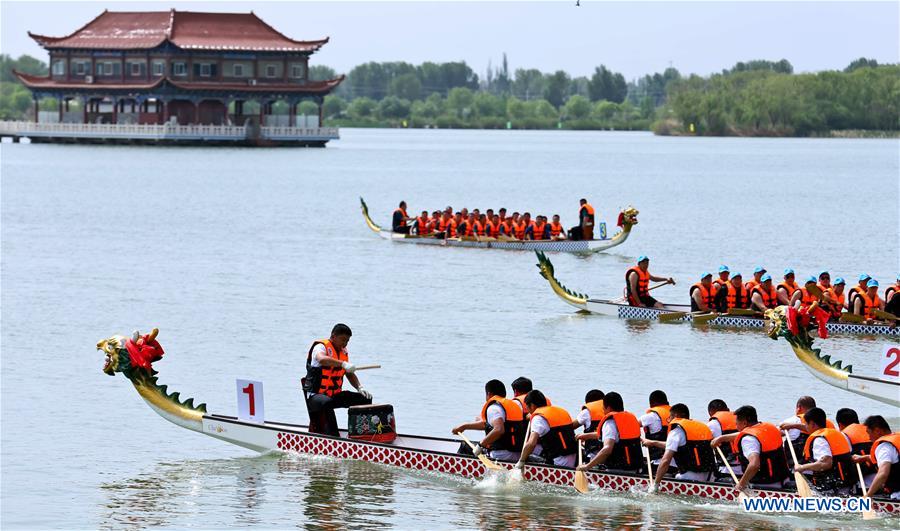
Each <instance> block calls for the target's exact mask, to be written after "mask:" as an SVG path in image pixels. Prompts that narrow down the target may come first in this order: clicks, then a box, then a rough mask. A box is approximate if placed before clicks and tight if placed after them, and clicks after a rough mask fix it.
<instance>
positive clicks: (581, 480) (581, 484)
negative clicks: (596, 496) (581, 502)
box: [575, 472, 590, 494]
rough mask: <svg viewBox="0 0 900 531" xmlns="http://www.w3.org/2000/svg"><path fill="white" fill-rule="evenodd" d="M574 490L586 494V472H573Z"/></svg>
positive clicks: (587, 489)
mask: <svg viewBox="0 0 900 531" xmlns="http://www.w3.org/2000/svg"><path fill="white" fill-rule="evenodd" d="M575 490H577V491H578V492H580V493H582V494H587V493H588V491H589V490H590V489H589V488H588V479H587V474H585V473H584V472H575Z"/></svg>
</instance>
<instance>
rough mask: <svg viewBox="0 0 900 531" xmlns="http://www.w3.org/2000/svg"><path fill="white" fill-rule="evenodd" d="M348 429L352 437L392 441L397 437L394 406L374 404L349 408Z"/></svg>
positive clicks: (364, 439) (374, 440) (365, 439)
mask: <svg viewBox="0 0 900 531" xmlns="http://www.w3.org/2000/svg"><path fill="white" fill-rule="evenodd" d="M347 429H348V431H349V434H350V438H351V439H359V440H361V441H373V442H392V441H393V440H394V439H396V438H397V423H396V419H395V418H394V406H392V405H390V404H372V405H368V406H350V407H349V408H347Z"/></svg>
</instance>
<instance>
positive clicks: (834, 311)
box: [823, 277, 847, 321]
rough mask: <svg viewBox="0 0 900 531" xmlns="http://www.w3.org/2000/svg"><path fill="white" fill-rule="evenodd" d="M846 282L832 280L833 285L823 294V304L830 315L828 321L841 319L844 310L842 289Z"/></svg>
mask: <svg viewBox="0 0 900 531" xmlns="http://www.w3.org/2000/svg"><path fill="white" fill-rule="evenodd" d="M846 284H847V283H846V282H845V281H844V279H843V278H841V277H837V278H836V279H834V284H832V285H831V287H830V288H828V290H827V291H826V292H825V293H824V296H823V297H824V299H825V302H827V303H828V312H829V314H830V315H831V317H830V320H832V321H837V320H839V319H840V318H841V313H843V310H844V287H845V286H846Z"/></svg>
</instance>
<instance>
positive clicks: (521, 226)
mask: <svg viewBox="0 0 900 531" xmlns="http://www.w3.org/2000/svg"><path fill="white" fill-rule="evenodd" d="M529 227H531V213H530V212H525V213H524V214H522V218H521V219H519V223H517V224H516V225H513V231H514V236H515V237H516V239H517V240H524V239H525V232H526V231H527V230H528V228H529Z"/></svg>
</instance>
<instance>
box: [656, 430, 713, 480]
mask: <svg viewBox="0 0 900 531" xmlns="http://www.w3.org/2000/svg"><path fill="white" fill-rule="evenodd" d="M685 444H687V435H686V434H685V433H684V430H683V429H678V428H675V429H672V430H669V435H667V436H666V451H667V452H673V453H677V452H678V449H679V448H681V447H682V446H684V445H685ZM671 464H672V465H673V466H678V463H677V462H676V460H675V458H674V457H673V458H672V463H671ZM708 477H709V473H707V472H680V473H678V474H675V479H686V480H688V481H706V479H707V478H708Z"/></svg>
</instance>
